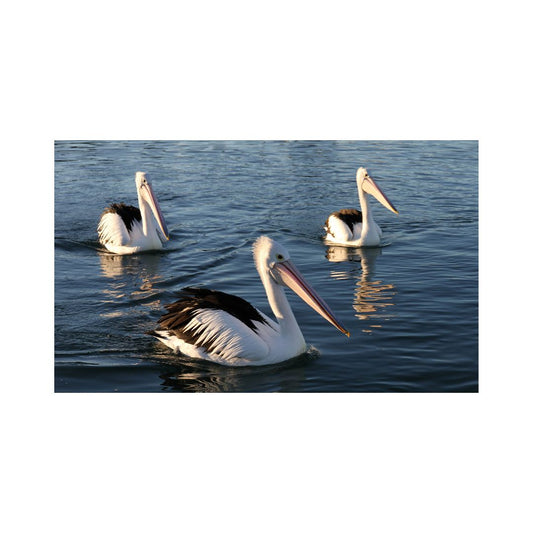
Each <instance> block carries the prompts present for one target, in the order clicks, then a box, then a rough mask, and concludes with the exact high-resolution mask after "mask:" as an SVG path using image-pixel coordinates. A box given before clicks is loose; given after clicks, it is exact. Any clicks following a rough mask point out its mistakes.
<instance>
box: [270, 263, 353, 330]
mask: <svg viewBox="0 0 533 533" xmlns="http://www.w3.org/2000/svg"><path fill="white" fill-rule="evenodd" d="M273 268H274V269H275V270H276V272H277V273H278V274H279V276H280V278H281V280H282V281H283V283H284V284H285V285H287V287H289V288H290V289H292V290H293V291H294V292H295V293H296V294H297V295H298V296H299V297H300V298H301V299H302V300H303V301H304V302H305V303H306V304H307V305H309V306H310V307H311V308H312V309H314V310H315V311H316V312H317V313H318V314H319V315H321V316H323V317H324V318H325V319H326V320H327V321H328V322H329V323H330V324H333V325H334V326H335V327H336V328H337V329H338V330H339V331H342V333H344V334H345V335H346V336H347V337H349V336H350V332H349V331H348V330H347V329H346V328H345V327H344V326H343V325H342V324H341V323H340V322H339V320H338V319H337V318H336V317H335V315H334V314H333V311H332V310H331V309H330V308H329V306H328V304H327V303H326V302H325V301H324V300H323V299H322V298H321V297H320V296H319V295H318V294H317V293H316V291H315V290H314V289H313V287H311V285H309V283H307V281H306V280H305V278H304V277H303V276H302V274H300V272H299V271H298V269H297V268H296V267H295V266H294V264H293V263H292V261H284V262H283V263H276V264H275V265H274V267H273Z"/></svg>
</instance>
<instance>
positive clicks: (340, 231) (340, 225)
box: [324, 167, 398, 247]
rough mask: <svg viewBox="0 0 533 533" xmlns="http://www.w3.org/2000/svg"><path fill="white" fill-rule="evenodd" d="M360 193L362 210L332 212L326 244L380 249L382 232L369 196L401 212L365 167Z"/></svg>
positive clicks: (359, 174) (360, 177) (360, 171)
mask: <svg viewBox="0 0 533 533" xmlns="http://www.w3.org/2000/svg"><path fill="white" fill-rule="evenodd" d="M357 191H358V193H359V202H360V203H361V211H358V210H357V209H341V210H340V211H335V212H334V213H331V215H329V217H328V219H327V220H326V224H325V226H324V229H325V230H326V242H328V243H329V244H340V245H344V246H356V247H362V246H379V244H380V242H381V236H382V231H381V228H380V227H379V226H378V225H377V224H376V222H374V218H373V217H372V211H371V209H370V204H369V202H368V194H371V195H372V196H374V198H376V200H378V201H379V202H380V203H381V204H382V205H384V206H385V207H386V208H387V209H390V210H391V211H392V212H393V213H396V214H398V211H397V209H396V208H395V207H394V206H393V205H392V203H391V202H390V200H389V199H388V198H387V197H386V196H385V194H384V193H383V191H382V190H381V189H380V188H379V187H378V186H377V184H376V182H375V181H374V180H373V179H372V178H371V177H370V175H369V174H368V172H367V170H366V168H363V167H361V168H359V169H358V170H357Z"/></svg>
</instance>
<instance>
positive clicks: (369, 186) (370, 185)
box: [362, 176, 398, 214]
mask: <svg viewBox="0 0 533 533" xmlns="http://www.w3.org/2000/svg"><path fill="white" fill-rule="evenodd" d="M362 189H363V191H365V192H367V193H368V194H371V195H372V196H373V197H374V198H375V199H376V200H377V201H378V202H380V203H381V204H382V205H384V206H385V207H386V208H387V209H390V210H391V211H392V212H393V213H396V214H398V210H397V209H396V208H395V207H394V206H393V205H392V202H391V201H390V200H389V199H388V198H387V197H386V196H385V193H384V192H383V191H382V190H381V189H380V188H379V187H378V186H377V185H376V182H375V181H374V180H373V179H372V178H371V177H370V176H368V177H367V178H365V179H364V181H363V185H362Z"/></svg>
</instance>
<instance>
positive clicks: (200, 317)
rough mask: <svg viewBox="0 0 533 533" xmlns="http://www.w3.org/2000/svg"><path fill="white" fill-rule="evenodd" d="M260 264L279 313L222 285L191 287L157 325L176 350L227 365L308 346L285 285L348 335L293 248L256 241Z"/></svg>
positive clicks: (262, 360) (272, 359)
mask: <svg viewBox="0 0 533 533" xmlns="http://www.w3.org/2000/svg"><path fill="white" fill-rule="evenodd" d="M254 259H255V264H256V268H257V270H258V272H259V276H260V277H261V281H262V282H263V285H264V287H265V291H266V294H267V298H268V301H269V303H270V306H271V308H272V311H273V313H274V315H275V318H276V320H272V319H270V318H269V317H267V316H266V315H264V314H263V313H261V311H258V310H257V309H256V308H255V307H253V306H252V305H251V304H249V303H248V302H246V301H245V300H243V299H242V298H239V297H237V296H232V295H230V294H226V293H224V292H220V291H212V290H209V289H203V288H202V289H198V288H188V289H184V290H183V291H181V293H180V299H179V300H178V301H176V302H174V303H172V304H169V305H167V306H166V309H167V313H166V314H165V315H163V316H162V317H161V318H160V319H159V321H158V324H159V326H158V327H157V328H156V330H155V331H149V332H148V333H149V334H150V335H153V336H155V337H156V338H158V339H159V340H160V341H161V342H163V343H164V344H166V345H167V346H169V347H170V348H172V349H173V350H174V351H175V352H179V353H182V354H184V355H187V356H189V357H193V358H199V359H205V360H208V361H213V362H215V363H219V364H223V365H227V366H245V365H267V364H273V363H279V362H281V361H285V360H287V359H290V358H292V357H296V356H297V355H300V354H302V353H304V352H305V350H306V344H305V340H304V338H303V335H302V333H301V331H300V328H299V326H298V323H297V322H296V319H295V317H294V314H293V312H292V309H291V307H290V305H289V302H288V301H287V297H286V295H285V291H284V289H283V286H287V287H289V288H291V289H292V290H294V291H295V292H296V294H298V296H300V297H301V298H302V299H303V300H304V301H305V302H306V303H307V304H308V305H309V306H310V307H312V308H313V309H314V310H315V311H317V312H318V313H319V314H320V315H322V316H323V317H324V318H325V319H326V320H328V321H329V322H330V323H331V324H333V325H334V326H335V327H336V328H337V329H339V330H340V331H342V332H343V333H345V334H346V335H348V336H349V333H348V331H347V330H346V329H345V328H344V327H343V326H342V325H341V324H340V322H339V321H338V320H337V318H336V317H335V316H334V315H333V312H332V311H331V310H330V309H329V307H328V306H327V304H326V303H325V302H324V300H322V298H320V296H318V294H317V293H316V292H315V291H314V289H313V288H312V287H311V286H310V285H309V284H308V283H307V282H306V281H305V279H304V278H303V276H302V275H301V274H300V273H299V272H298V270H297V269H296V267H295V266H294V264H293V263H292V261H291V260H290V257H289V253H288V252H287V250H286V249H285V248H284V247H283V246H282V245H280V244H278V243H276V242H275V241H273V240H272V239H270V238H269V237H266V236H262V237H259V239H257V241H256V242H255V244H254Z"/></svg>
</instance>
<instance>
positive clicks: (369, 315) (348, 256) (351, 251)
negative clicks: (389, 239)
mask: <svg viewBox="0 0 533 533" xmlns="http://www.w3.org/2000/svg"><path fill="white" fill-rule="evenodd" d="M379 255H381V248H346V247H343V246H330V247H329V248H328V249H327V252H326V257H327V259H328V261H331V262H332V263H344V262H356V263H360V264H361V275H360V276H359V275H358V272H357V271H355V270H354V269H351V270H350V271H344V270H332V271H331V277H332V278H334V279H344V280H346V279H351V278H353V279H355V280H357V281H356V284H355V291H354V300H353V309H354V310H355V316H356V317H357V318H359V319H360V320H375V319H377V318H379V319H388V318H390V317H392V316H393V315H391V314H387V313H386V311H385V310H386V309H387V308H389V307H392V306H393V305H394V302H393V301H392V300H393V297H394V295H395V294H396V291H395V287H394V285H392V284H388V283H383V281H381V280H372V276H373V275H374V267H375V263H376V259H377V257H378V256H379ZM368 326H369V327H370V328H380V327H382V326H381V324H378V323H369V324H368ZM363 331H364V332H367V333H369V332H371V331H372V330H371V329H369V330H363Z"/></svg>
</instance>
